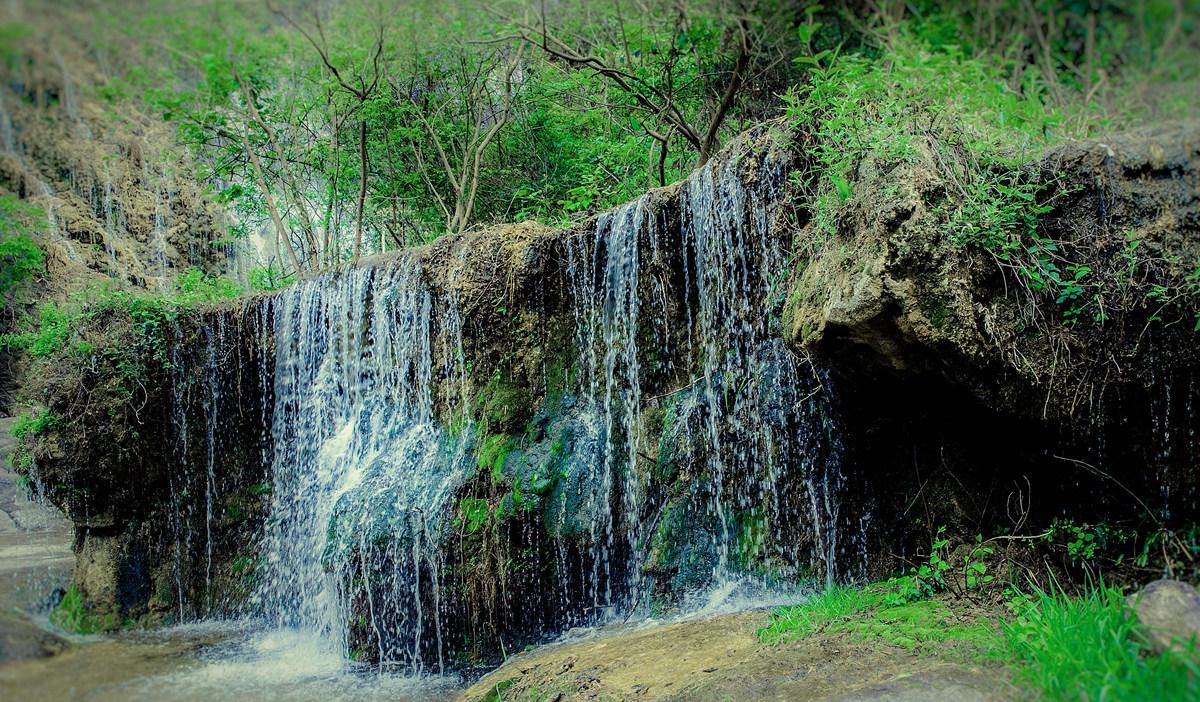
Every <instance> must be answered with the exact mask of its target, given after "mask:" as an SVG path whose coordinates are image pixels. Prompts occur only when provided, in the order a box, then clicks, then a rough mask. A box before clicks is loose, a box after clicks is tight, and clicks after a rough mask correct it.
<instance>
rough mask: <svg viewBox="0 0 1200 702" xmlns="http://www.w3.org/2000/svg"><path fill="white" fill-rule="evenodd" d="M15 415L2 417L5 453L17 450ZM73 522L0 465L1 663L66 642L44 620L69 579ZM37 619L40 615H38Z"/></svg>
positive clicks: (0, 445)
mask: <svg viewBox="0 0 1200 702" xmlns="http://www.w3.org/2000/svg"><path fill="white" fill-rule="evenodd" d="M11 425H12V419H11V418H5V419H0V457H3V458H4V459H7V457H8V455H9V453H10V452H11V450H12V443H13V440H12V434H11V431H10V427H11ZM73 564H74V558H73V557H72V555H71V525H70V522H68V521H67V520H66V519H65V518H63V516H62V515H61V514H59V513H58V511H57V510H55V509H54V508H53V507H50V506H48V505H44V504H40V503H38V502H35V501H33V500H30V499H29V498H28V496H27V495H26V493H25V490H24V489H23V488H22V487H21V483H20V480H19V476H17V474H16V473H14V472H13V470H12V469H11V468H10V467H9V465H8V461H7V460H4V461H3V464H2V465H0V663H5V662H9V661H13V660H20V659H23V658H33V657H40V656H46V655H50V654H53V653H56V652H58V651H61V650H62V649H63V648H64V647H65V645H66V643H65V641H64V640H63V639H62V638H60V637H59V636H57V635H55V634H53V633H50V632H49V631H47V630H46V629H45V627H44V624H43V623H40V621H41V620H43V619H44V617H45V615H46V613H47V612H48V609H49V607H50V606H51V605H52V604H53V602H52V601H51V600H52V598H53V593H54V591H55V590H58V591H60V592H61V588H64V587H66V585H67V583H68V582H69V581H70V574H71V567H72V565H73ZM35 618H36V619H35Z"/></svg>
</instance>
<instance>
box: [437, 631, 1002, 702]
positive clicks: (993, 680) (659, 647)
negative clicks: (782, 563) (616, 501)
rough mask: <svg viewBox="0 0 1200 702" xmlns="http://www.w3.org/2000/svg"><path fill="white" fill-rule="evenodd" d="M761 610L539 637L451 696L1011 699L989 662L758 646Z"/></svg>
mask: <svg viewBox="0 0 1200 702" xmlns="http://www.w3.org/2000/svg"><path fill="white" fill-rule="evenodd" d="M768 620H769V614H768V613H767V612H765V611H756V612H742V613H738V614H730V615H724V616H719V617H714V618H711V619H704V620H698V621H688V622H682V623H676V624H664V625H658V626H651V627H639V628H636V629H631V630H629V631H627V632H619V633H615V632H605V633H604V634H603V635H600V636H596V637H594V638H588V639H583V640H580V641H576V642H568V643H561V644H555V645H551V646H545V647H542V648H539V649H536V650H533V651H530V652H527V653H523V654H520V655H518V656H515V657H513V658H512V659H510V660H509V661H508V663H506V664H505V665H504V666H502V667H501V668H499V669H498V670H496V671H494V672H492V673H490V674H488V675H487V676H485V677H484V678H483V679H481V680H480V681H479V682H477V683H476V684H475V685H473V686H472V687H471V688H470V689H468V690H467V691H466V692H465V693H463V695H462V696H461V697H460V698H459V699H460V702H478V701H480V700H489V701H490V700H496V699H502V700H528V701H530V702H533V701H537V702H565V701H566V700H797V701H803V700H828V701H833V700H837V701H838V702H850V701H852V700H901V701H903V700H912V701H914V702H915V701H917V700H928V701H930V702H939V701H943V700H944V701H945V702H985V701H991V700H1009V699H1015V697H1014V691H1013V690H1012V689H1011V688H1010V686H1009V685H1008V684H1007V682H1006V681H1005V678H1004V677H1003V675H1002V673H1001V672H999V671H998V670H995V669H990V668H981V667H972V666H966V665H961V664H955V663H950V662H947V661H944V660H941V659H939V658H937V657H935V656H930V655H914V654H913V653H910V652H908V651H905V650H904V649H901V648H896V647H892V646H887V645H882V644H866V643H859V642H855V641H852V640H850V638H849V637H848V636H847V635H828V636H816V637H812V638H810V639H806V640H803V641H797V642H794V643H790V644H784V645H781V646H766V645H763V644H762V643H760V642H759V641H758V638H757V636H756V635H755V632H756V630H757V629H758V628H759V627H761V626H763V625H764V624H766V623H767V621H768ZM498 689H499V690H500V694H499V695H497V690H498Z"/></svg>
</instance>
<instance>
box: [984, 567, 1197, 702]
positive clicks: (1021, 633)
mask: <svg viewBox="0 0 1200 702" xmlns="http://www.w3.org/2000/svg"><path fill="white" fill-rule="evenodd" d="M1016 609H1017V615H1016V617H1015V618H1014V619H1013V621H1011V622H1009V623H1006V624H1005V625H1004V627H1003V628H1004V640H1005V653H1006V654H1007V657H1008V659H1009V660H1010V661H1011V662H1012V663H1013V664H1014V667H1015V677H1016V678H1017V680H1018V681H1019V682H1021V683H1023V684H1024V685H1025V686H1027V687H1029V688H1031V689H1034V690H1038V691H1040V692H1041V693H1042V695H1043V697H1044V698H1045V699H1047V700H1081V699H1086V700H1147V702H1149V701H1151V700H1187V699H1193V700H1194V699H1200V683H1198V680H1200V664H1198V663H1197V660H1196V658H1195V657H1192V658H1191V659H1190V660H1189V659H1186V658H1184V657H1182V656H1178V655H1174V654H1169V653H1168V654H1164V655H1162V656H1152V655H1147V651H1146V650H1145V646H1144V644H1143V643H1142V641H1141V640H1140V638H1139V636H1138V634H1137V626H1136V621H1135V619H1134V617H1133V616H1132V612H1130V611H1129V607H1128V606H1127V605H1126V604H1125V601H1124V598H1123V597H1122V593H1121V591H1120V590H1119V589H1118V588H1115V587H1111V586H1099V587H1095V588H1093V589H1091V590H1090V591H1088V592H1086V593H1085V594H1083V595H1081V596H1078V597H1068V596H1066V595H1063V594H1061V593H1048V592H1040V591H1039V592H1036V593H1034V594H1033V595H1032V596H1030V597H1028V598H1024V599H1022V600H1019V601H1018V603H1017V606H1016Z"/></svg>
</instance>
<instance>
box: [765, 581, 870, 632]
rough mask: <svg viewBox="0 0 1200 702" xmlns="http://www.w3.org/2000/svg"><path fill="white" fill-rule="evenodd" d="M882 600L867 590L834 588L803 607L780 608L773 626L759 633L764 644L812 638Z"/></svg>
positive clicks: (835, 586)
mask: <svg viewBox="0 0 1200 702" xmlns="http://www.w3.org/2000/svg"><path fill="white" fill-rule="evenodd" d="M881 601H882V599H881V597H880V596H879V595H878V594H877V593H875V592H871V591H869V590H868V589H867V588H864V587H850V586H845V585H834V586H833V587H831V588H829V589H827V590H825V591H824V592H822V593H819V594H817V595H813V596H812V598H811V599H809V600H808V601H807V602H805V603H803V604H798V605H794V606H791V607H780V608H779V609H777V610H775V612H774V613H772V615H771V623H770V624H768V625H767V626H765V627H763V628H762V629H759V631H758V638H759V639H760V640H761V641H762V642H763V643H782V642H786V641H792V640H795V639H801V638H804V637H805V636H810V635H812V634H814V633H816V632H817V631H822V630H824V629H826V628H828V627H830V626H832V625H834V624H838V623H844V622H847V621H848V620H849V619H850V618H851V617H852V616H854V615H857V614H859V613H860V612H862V611H864V610H867V609H870V608H872V607H875V606H876V605H878V604H880V602H881Z"/></svg>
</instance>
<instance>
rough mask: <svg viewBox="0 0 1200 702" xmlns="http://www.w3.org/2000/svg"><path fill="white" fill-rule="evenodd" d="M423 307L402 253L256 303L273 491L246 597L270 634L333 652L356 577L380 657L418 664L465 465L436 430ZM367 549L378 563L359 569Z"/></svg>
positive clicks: (345, 629) (434, 612)
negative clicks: (257, 569)
mask: <svg viewBox="0 0 1200 702" xmlns="http://www.w3.org/2000/svg"><path fill="white" fill-rule="evenodd" d="M433 303H434V301H433V297H432V295H431V293H430V292H429V290H428V289H427V288H426V287H425V285H424V284H423V282H422V280H421V269H420V266H419V265H418V264H417V263H416V261H415V260H413V259H401V260H399V261H398V262H397V264H396V265H395V266H392V267H387V268H383V267H365V268H359V269H354V270H350V271H345V272H337V273H331V274H327V275H325V276H322V277H320V278H317V279H315V280H311V281H305V282H303V283H300V284H297V285H295V286H292V287H291V288H289V289H288V290H286V291H285V292H283V293H281V294H279V295H278V296H276V297H274V298H272V299H270V300H269V302H267V303H266V306H265V307H264V314H267V315H269V317H270V320H271V329H272V332H271V333H272V336H273V338H274V340H275V362H274V381H273V384H274V395H275V408H274V413H273V417H272V418H271V435H272V444H273V446H274V456H273V458H272V460H271V464H272V474H273V476H274V481H275V485H274V497H273V504H272V510H271V516H270V523H269V527H268V535H267V538H266V541H265V543H264V545H263V551H264V554H263V555H264V557H265V561H266V574H265V576H264V578H263V580H262V583H261V587H260V589H259V592H258V595H257V597H258V599H259V601H260V602H261V606H262V608H263V611H264V612H265V614H266V615H267V617H268V618H269V619H270V620H271V621H272V622H273V623H274V624H275V625H276V626H283V627H294V628H299V629H305V630H309V631H314V632H317V633H318V634H319V636H320V637H321V638H322V639H323V640H324V641H326V642H327V643H328V645H329V646H330V647H331V650H334V651H336V652H337V653H338V654H340V655H345V654H347V653H349V652H350V640H349V634H350V626H351V622H350V616H351V613H352V610H353V609H354V606H355V605H356V604H359V605H361V604H362V603H361V602H360V603H355V602H352V601H351V599H350V595H351V594H353V591H354V588H353V582H352V581H353V580H354V579H355V578H356V577H360V578H362V579H363V580H365V581H366V582H368V583H370V584H371V586H370V587H368V588H367V589H366V593H365V596H366V598H367V602H366V603H365V604H366V609H367V610H368V611H367V616H368V617H369V619H370V621H369V626H371V627H373V628H374V629H375V630H376V634H377V635H375V636H374V637H373V638H374V639H375V640H376V644H377V646H378V647H379V649H380V650H378V651H377V654H378V658H379V659H380V660H382V661H391V662H400V663H404V664H407V665H409V666H411V667H412V668H414V669H418V670H419V669H420V666H421V665H422V662H423V661H424V657H423V655H422V651H421V650H420V646H421V645H422V642H423V641H425V640H426V636H427V635H428V632H429V631H432V632H434V634H435V636H436V634H437V630H438V627H439V622H438V617H439V612H438V609H437V606H436V602H435V603H433V605H432V606H431V607H429V608H427V607H426V605H427V602H426V601H425V599H424V598H425V595H426V593H428V592H433V593H435V594H436V593H437V591H438V587H437V582H436V581H437V579H438V578H439V577H440V563H439V562H438V558H437V546H438V545H439V544H440V542H441V537H442V532H443V530H444V529H445V528H446V525H447V524H448V522H449V516H448V511H449V508H450V504H451V498H452V497H453V495H454V492H455V490H456V489H457V488H458V487H459V486H460V485H461V484H462V482H464V481H465V480H466V478H467V477H469V475H470V472H471V470H472V469H473V468H474V466H473V464H472V463H471V462H470V461H469V460H467V456H466V454H465V452H464V451H463V450H462V449H461V448H459V449H454V448H451V447H449V442H448V441H447V437H446V436H445V432H444V431H443V430H442V429H441V428H440V427H439V426H438V425H436V424H435V422H434V417H433V403H432V391H431V375H432V373H433V354H432V349H433V344H434V337H433V328H432V314H433ZM375 546H379V547H382V549H383V550H384V552H385V553H386V556H387V559H386V560H387V561H388V562H386V563H385V562H384V561H383V560H381V559H373V560H372V561H368V559H367V556H368V554H369V553H370V552H371V550H372V547H375ZM430 581H432V582H430ZM376 585H378V586H379V587H375V586H376ZM427 585H428V587H427ZM377 594H379V595H380V596H382V597H383V598H384V599H383V601H378V602H377V601H375V600H374V598H375V596H376V595H377ZM381 628H392V630H390V631H383V630H381Z"/></svg>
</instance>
